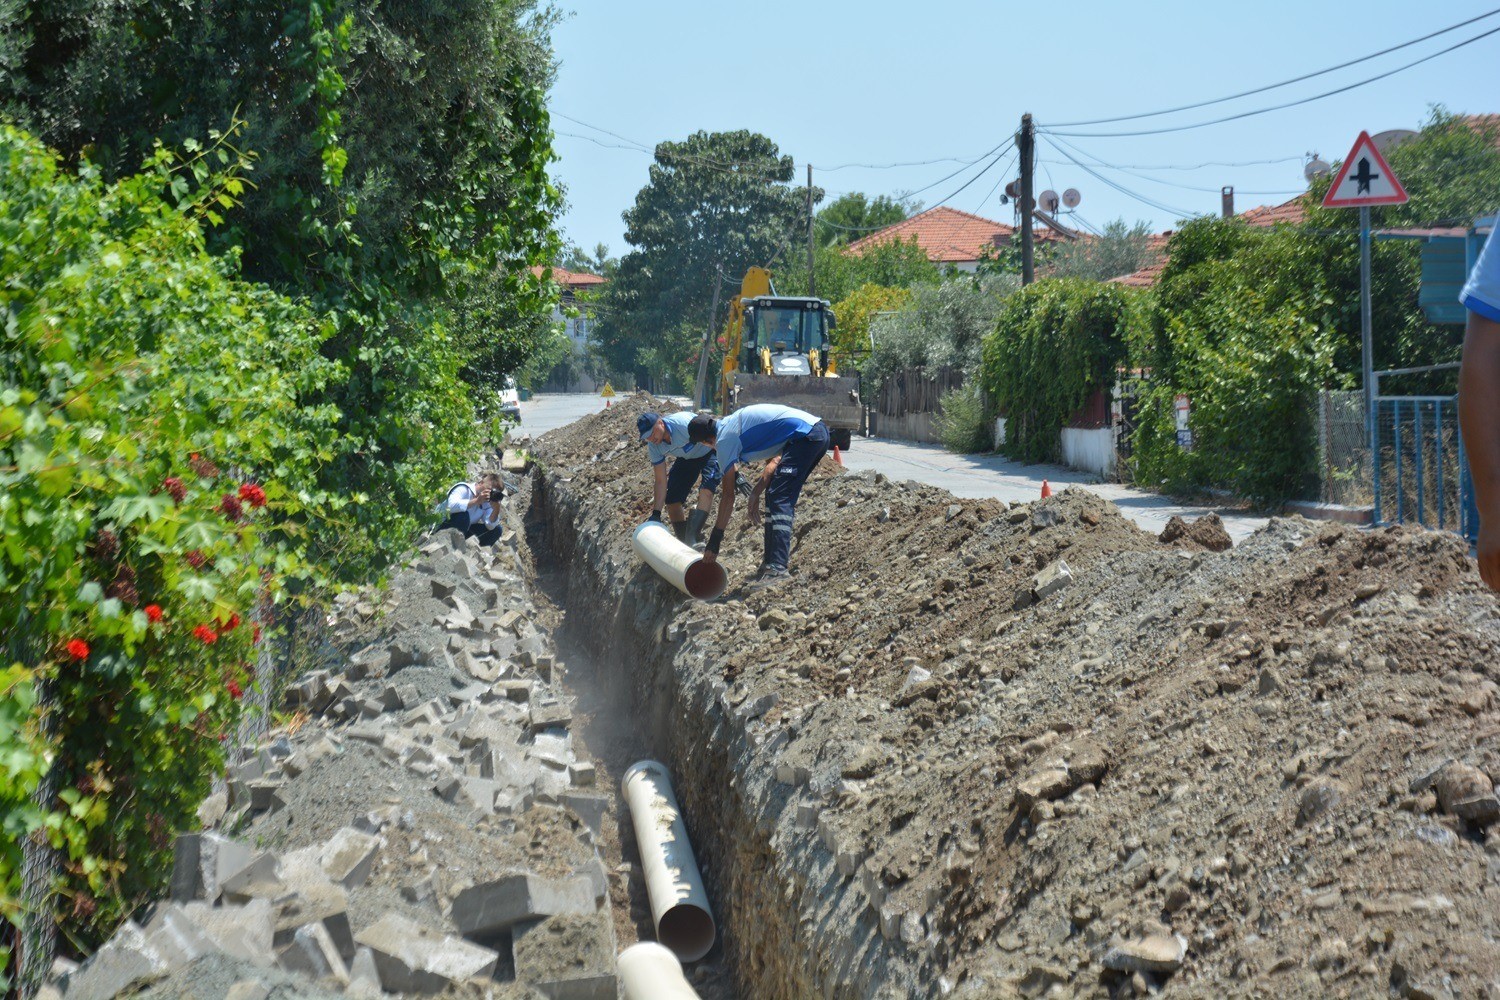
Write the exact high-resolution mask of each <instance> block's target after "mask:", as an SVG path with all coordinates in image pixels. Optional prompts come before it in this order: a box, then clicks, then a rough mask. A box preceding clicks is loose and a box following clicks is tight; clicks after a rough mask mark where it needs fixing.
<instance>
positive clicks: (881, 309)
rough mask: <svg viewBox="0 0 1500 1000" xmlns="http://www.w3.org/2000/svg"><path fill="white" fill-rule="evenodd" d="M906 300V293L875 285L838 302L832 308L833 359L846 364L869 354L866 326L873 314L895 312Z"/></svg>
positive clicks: (907, 297)
mask: <svg viewBox="0 0 1500 1000" xmlns="http://www.w3.org/2000/svg"><path fill="white" fill-rule="evenodd" d="M910 299H911V291H910V289H906V288H891V287H889V286H887V285H876V284H865V285H860V286H859V287H858V288H857V289H855V290H854V291H853V292H850V293H849V294H848V295H846V296H845V297H844V298H842V299H840V300H839V301H838V302H836V303H835V304H834V306H833V315H834V318H835V320H836V321H837V324H836V325H835V326H834V328H833V348H834V353H835V355H836V356H837V357H839V358H841V359H846V360H847V359H849V358H862V357H864V356H865V355H867V354H869V353H870V323H871V321H872V320H873V319H874V318H875V316H876V314H877V313H890V312H896V311H897V310H899V309H900V308H901V307H902V306H904V305H906V303H907V302H908V301H910Z"/></svg>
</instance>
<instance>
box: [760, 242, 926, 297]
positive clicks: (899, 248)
mask: <svg viewBox="0 0 1500 1000" xmlns="http://www.w3.org/2000/svg"><path fill="white" fill-rule="evenodd" d="M813 274H814V276H815V277H816V278H817V293H818V296H819V297H820V298H824V299H827V300H828V301H830V302H838V301H840V300H842V299H845V298H848V297H849V296H850V295H852V294H853V293H854V292H855V291H856V290H858V289H859V288H861V287H863V286H864V285H884V286H886V287H887V288H914V287H916V286H917V285H935V284H937V283H938V281H939V280H941V278H942V272H941V271H940V270H939V268H938V266H937V265H936V264H934V263H933V262H932V261H931V260H930V259H929V258H928V256H927V251H925V250H923V249H922V248H921V247H920V246H918V245H917V241H916V239H915V238H912V239H909V240H901V239H889V240H881V241H879V242H878V243H875V244H873V245H871V246H868V247H865V248H864V249H863V250H861V251H860V252H859V253H852V252H850V251H849V249H848V247H845V246H827V247H819V248H817V249H816V250H814V251H813ZM776 290H777V291H778V292H780V293H781V294H782V295H807V294H808V284H807V254H806V252H805V245H804V252H803V253H800V254H795V255H794V256H793V257H792V259H791V260H790V261H788V262H787V263H786V264H785V265H784V266H782V267H781V268H779V269H778V270H777V271H776Z"/></svg>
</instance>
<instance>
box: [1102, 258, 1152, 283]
mask: <svg viewBox="0 0 1500 1000" xmlns="http://www.w3.org/2000/svg"><path fill="white" fill-rule="evenodd" d="M1166 266H1167V262H1166V261H1165V260H1162V261H1158V262H1157V263H1155V264H1149V265H1147V266H1146V267H1143V268H1141V269H1140V270H1139V271H1131V272H1130V273H1129V274H1122V275H1120V276H1119V277H1118V278H1107V279H1105V280H1106V281H1107V282H1109V283H1110V284H1112V285H1124V286H1126V287H1127V288H1150V287H1151V286H1152V285H1154V284H1156V282H1157V281H1158V280H1160V278H1161V272H1162V269H1163V268H1165V267H1166Z"/></svg>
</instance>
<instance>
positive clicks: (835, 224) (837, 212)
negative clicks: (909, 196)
mask: <svg viewBox="0 0 1500 1000" xmlns="http://www.w3.org/2000/svg"><path fill="white" fill-rule="evenodd" d="M920 208H921V206H920V205H919V204H916V203H910V202H906V201H898V200H896V199H894V198H891V197H889V196H888V195H883V194H880V195H876V196H875V197H874V198H870V197H869V196H868V195H865V194H864V193H862V192H860V191H850V192H849V193H848V194H842V195H839V197H837V198H835V199H834V200H833V201H831V202H829V203H828V204H827V205H824V206H823V207H822V208H821V209H819V210H818V213H817V215H816V216H815V217H814V220H813V242H814V243H815V244H816V245H818V246H820V247H826V246H837V245H839V244H844V243H853V242H854V241H855V240H857V239H861V238H863V237H865V236H869V235H870V234H871V233H873V232H877V231H878V230H880V229H883V228H884V227H886V226H893V225H895V224H896V223H898V222H903V221H905V220H906V219H908V218H910V217H911V216H912V214H913V213H915V212H917V211H919V210H920Z"/></svg>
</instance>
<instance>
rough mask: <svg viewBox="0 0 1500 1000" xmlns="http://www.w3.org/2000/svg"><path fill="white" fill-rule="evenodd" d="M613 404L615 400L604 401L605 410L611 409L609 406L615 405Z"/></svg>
mask: <svg viewBox="0 0 1500 1000" xmlns="http://www.w3.org/2000/svg"><path fill="white" fill-rule="evenodd" d="M613 402H614V400H612V399H606V400H605V401H604V408H605V409H606V410H607V409H609V404H610V403H613Z"/></svg>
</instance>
